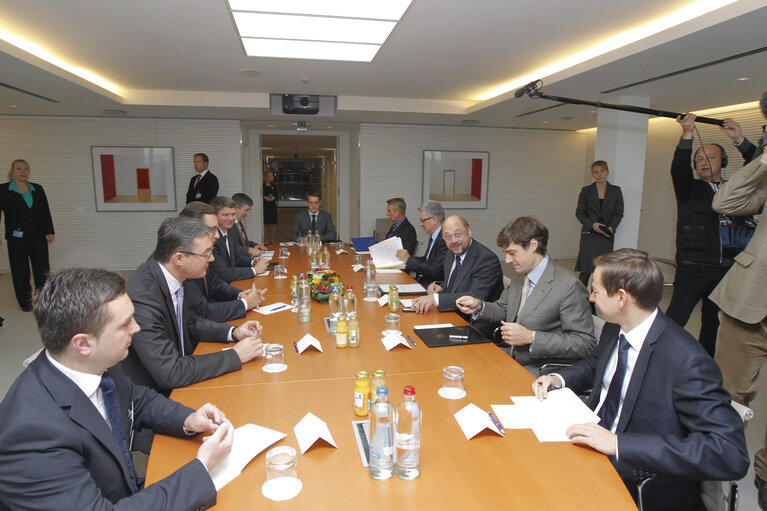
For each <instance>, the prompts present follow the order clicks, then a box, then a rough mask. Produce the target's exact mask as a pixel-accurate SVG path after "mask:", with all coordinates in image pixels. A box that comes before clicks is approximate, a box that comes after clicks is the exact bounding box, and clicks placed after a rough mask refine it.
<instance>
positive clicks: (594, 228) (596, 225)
mask: <svg viewBox="0 0 767 511" xmlns="http://www.w3.org/2000/svg"><path fill="white" fill-rule="evenodd" d="M602 227H606V226H605V224H600V223H599V222H594V225H592V226H591V230H592V231H594V232H596V233H599V234H601V235H602V236H604V237H605V238H609V237H610V233H607V232H605V231H603V230H602Z"/></svg>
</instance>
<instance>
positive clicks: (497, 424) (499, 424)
mask: <svg viewBox="0 0 767 511" xmlns="http://www.w3.org/2000/svg"><path fill="white" fill-rule="evenodd" d="M487 414H488V415H489V416H490V420H491V421H493V424H495V427H496V428H498V431H500V432H501V436H506V430H504V429H503V426H501V423H500V422H498V419H496V418H495V415H493V412H490V411H488V412H487Z"/></svg>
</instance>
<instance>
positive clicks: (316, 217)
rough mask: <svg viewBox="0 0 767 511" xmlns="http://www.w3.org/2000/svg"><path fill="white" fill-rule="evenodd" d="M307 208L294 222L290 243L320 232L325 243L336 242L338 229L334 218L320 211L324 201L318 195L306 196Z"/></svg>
mask: <svg viewBox="0 0 767 511" xmlns="http://www.w3.org/2000/svg"><path fill="white" fill-rule="evenodd" d="M306 206H307V208H308V209H305V210H304V211H301V212H300V213H299V214H298V215H297V216H296V221H295V222H293V228H292V229H291V230H290V241H296V240H297V239H298V238H299V237H301V236H306V235H307V234H309V233H310V232H314V231H319V233H320V239H321V240H322V241H323V242H329V241H335V240H336V238H337V236H336V228H335V226H334V225H333V218H332V217H331V216H330V213H328V212H327V211H325V210H322V209H320V206H322V201H321V200H320V195H319V194H318V193H310V194H309V195H307V196H306Z"/></svg>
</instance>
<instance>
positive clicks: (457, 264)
mask: <svg viewBox="0 0 767 511" xmlns="http://www.w3.org/2000/svg"><path fill="white" fill-rule="evenodd" d="M460 269H461V258H460V257H458V256H455V268H453V273H451V274H450V279H449V280H448V282H447V287H446V288H445V290H449V291H452V287H450V286H451V285H452V284H453V283H454V282H455V275H456V274H457V273H458V270H460Z"/></svg>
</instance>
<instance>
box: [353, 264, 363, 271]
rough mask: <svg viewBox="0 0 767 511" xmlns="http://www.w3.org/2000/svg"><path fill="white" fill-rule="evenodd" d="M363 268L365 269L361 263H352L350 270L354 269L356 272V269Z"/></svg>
mask: <svg viewBox="0 0 767 511" xmlns="http://www.w3.org/2000/svg"><path fill="white" fill-rule="evenodd" d="M364 269H365V267H364V266H362V265H361V264H353V265H352V270H354V271H355V272H358V271H360V270H364Z"/></svg>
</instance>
